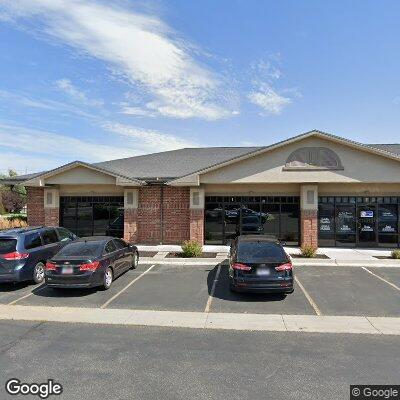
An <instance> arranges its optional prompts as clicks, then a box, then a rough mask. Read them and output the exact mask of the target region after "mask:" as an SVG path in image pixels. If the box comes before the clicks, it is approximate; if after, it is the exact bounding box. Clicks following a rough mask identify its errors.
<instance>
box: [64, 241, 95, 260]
mask: <svg viewBox="0 0 400 400" xmlns="http://www.w3.org/2000/svg"><path fill="white" fill-rule="evenodd" d="M102 248H103V244H102V243H99V242H74V243H70V244H67V245H66V246H65V247H64V248H63V249H61V250H60V251H59V252H58V253H57V257H60V256H62V257H69V256H84V257H98V256H99V255H100V254H101V250H102Z"/></svg>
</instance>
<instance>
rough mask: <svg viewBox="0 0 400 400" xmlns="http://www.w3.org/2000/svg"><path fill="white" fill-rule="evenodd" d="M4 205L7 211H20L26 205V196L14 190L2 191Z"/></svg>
mask: <svg viewBox="0 0 400 400" xmlns="http://www.w3.org/2000/svg"><path fill="white" fill-rule="evenodd" d="M1 197H2V202H3V207H4V208H5V210H6V211H7V212H20V211H21V210H22V209H23V207H24V205H25V198H24V197H23V196H22V195H21V194H20V193H17V192H14V191H13V190H8V191H6V192H3V193H2V196H1Z"/></svg>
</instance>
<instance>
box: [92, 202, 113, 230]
mask: <svg viewBox="0 0 400 400" xmlns="http://www.w3.org/2000/svg"><path fill="white" fill-rule="evenodd" d="M109 220H110V210H109V207H108V204H107V203H95V204H93V236H105V235H107V233H106V232H107V228H108V225H109Z"/></svg>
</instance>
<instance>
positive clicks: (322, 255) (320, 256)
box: [290, 254, 329, 260]
mask: <svg viewBox="0 0 400 400" xmlns="http://www.w3.org/2000/svg"><path fill="white" fill-rule="evenodd" d="M290 257H292V258H308V259H310V260H315V259H319V260H326V259H329V257H328V256H326V255H325V254H316V255H315V256H314V257H304V256H302V255H301V254H291V255H290Z"/></svg>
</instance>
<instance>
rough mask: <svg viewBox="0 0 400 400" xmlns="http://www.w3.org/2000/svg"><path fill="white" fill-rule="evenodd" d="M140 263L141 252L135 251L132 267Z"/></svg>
mask: <svg viewBox="0 0 400 400" xmlns="http://www.w3.org/2000/svg"><path fill="white" fill-rule="evenodd" d="M138 264H139V254H138V253H137V252H136V251H135V252H134V253H133V259H132V269H135V268H137V266H138Z"/></svg>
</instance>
